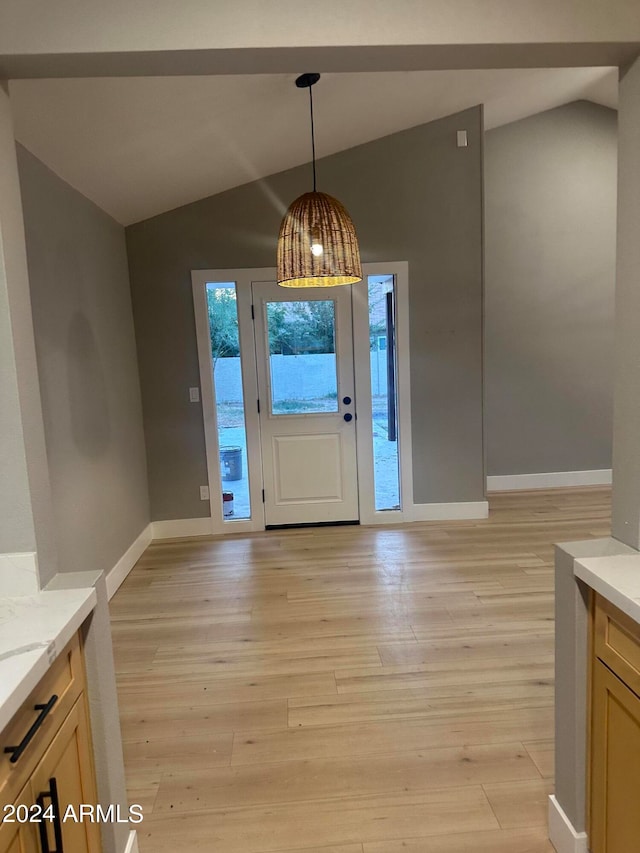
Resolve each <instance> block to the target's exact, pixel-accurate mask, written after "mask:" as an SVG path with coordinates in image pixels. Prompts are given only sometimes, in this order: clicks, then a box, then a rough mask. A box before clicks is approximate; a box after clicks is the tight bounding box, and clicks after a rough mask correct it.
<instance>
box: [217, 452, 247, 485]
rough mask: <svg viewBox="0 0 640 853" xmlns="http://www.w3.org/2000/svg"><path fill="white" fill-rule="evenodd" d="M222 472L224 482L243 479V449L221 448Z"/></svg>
mask: <svg viewBox="0 0 640 853" xmlns="http://www.w3.org/2000/svg"><path fill="white" fill-rule="evenodd" d="M220 470H221V471H222V479H223V480H241V479H242V448H241V447H228V446H227V447H221V448H220Z"/></svg>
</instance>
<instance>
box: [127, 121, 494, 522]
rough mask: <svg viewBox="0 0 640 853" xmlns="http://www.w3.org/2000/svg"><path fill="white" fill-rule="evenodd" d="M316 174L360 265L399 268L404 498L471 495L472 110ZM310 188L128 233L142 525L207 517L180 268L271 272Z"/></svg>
mask: <svg viewBox="0 0 640 853" xmlns="http://www.w3.org/2000/svg"><path fill="white" fill-rule="evenodd" d="M463 128H464V129H466V130H467V131H468V135H469V147H468V148H457V147H456V130H458V129H463ZM318 178H319V189H321V190H323V191H325V192H328V193H331V194H333V195H335V196H337V197H338V198H339V199H340V200H341V201H342V202H343V203H344V204H345V206H346V207H347V209H348V210H349V212H350V213H351V215H352V217H353V219H354V221H355V223H356V228H357V230H358V235H359V239H360V246H361V251H362V256H363V260H364V261H366V262H377V261H396V260H406V261H408V262H409V278H410V308H411V330H410V345H411V372H412V383H411V393H412V406H413V412H412V415H413V448H414V450H413V452H414V458H413V468H414V484H415V485H414V498H415V501H416V502H418V503H424V502H430V501H476V500H482V498H483V492H484V488H483V454H482V353H481V312H482V245H481V233H482V112H481V108H479V107H478V108H474V109H471V110H467V111H465V112H463V113H459V114H457V115H455V116H451V117H448V118H445V119H442V120H440V121H437V122H432V123H430V124H427V125H422V126H420V127H416V128H412V129H410V130H407V131H404V132H402V133H398V134H394V135H392V136H388V137H385V138H383V139H379V140H376V141H374V142H370V143H367V144H366V145H361V146H358V147H356V148H352V149H349V150H348V151H344V152H341V153H339V154H336V155H333V156H331V157H327V158H325V159H323V160H321V161H320V162H319V166H318ZM309 181H310V172H309V167H308V166H305V167H300V168H296V169H291V170H289V171H286V172H282V173H279V174H277V175H274V176H271V177H270V178H267V179H265V180H263V181H259V182H255V183H251V184H246V185H244V186H242V187H238V188H236V189H233V190H230V191H228V192H225V193H221V194H220V195H217V196H213V197H211V198H207V199H203V200H201V201H199V202H196V203H194V204H190V205H187V206H185V207H182V208H179V209H177V210H174V211H171V212H169V213H166V214H163V215H161V216H157V217H154V218H152V219H149V220H146V221H144V222H141V223H138V224H136V225H133V226H130V227H129V228H127V246H128V251H129V264H130V274H131V286H132V296H133V308H134V317H135V323H136V339H137V343H138V358H139V363H140V376H141V384H142V398H143V406H144V418H145V435H146V441H147V453H148V470H149V484H150V485H149V488H150V498H151V514H152V518H153V519H156V520H160V519H170V518H188V517H198V516H202V515H204V514H205V512H206V509H207V507H206V504H203V503H202V502H201V501H200V500H199V493H198V487H199V485H200V484H202V483H206V482H207V469H206V457H205V445H204V432H203V425H202V412H201V409H200V407H199V406H194V405H193V404H190V403H189V402H188V391H187V389H188V386H189V385H197V384H199V373H198V357H197V351H196V338H195V327H194V318H193V304H192V297H191V279H190V272H191V270H192V269H208V268H219V269H224V268H238V267H240V268H242V267H270V266H275V252H276V239H277V234H278V228H279V225H280V219H281V217H282V215H283V213H284V210H285V208H286V206H287V205H288V204H289V203H290V202H291V201H292V200H293V199H294V198H295V197H296V196H298V195H299V194H301V193H302V192H304V191H306V190H308V189H309Z"/></svg>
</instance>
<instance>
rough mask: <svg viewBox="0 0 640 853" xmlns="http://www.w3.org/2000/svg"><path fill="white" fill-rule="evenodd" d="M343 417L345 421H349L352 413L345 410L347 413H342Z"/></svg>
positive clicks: (351, 418)
mask: <svg viewBox="0 0 640 853" xmlns="http://www.w3.org/2000/svg"><path fill="white" fill-rule="evenodd" d="M343 417H344V419H345V421H346V422H347V423H349V421H352V420H353V415H352V414H351V412H347V414H346V415H343Z"/></svg>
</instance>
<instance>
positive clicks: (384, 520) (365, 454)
mask: <svg viewBox="0 0 640 853" xmlns="http://www.w3.org/2000/svg"><path fill="white" fill-rule="evenodd" d="M362 272H363V279H364V280H365V281H366V279H367V276H369V275H393V276H394V277H395V292H396V352H397V396H398V437H399V449H400V454H399V455H400V501H401V507H402V509H401V510H384V511H376V509H375V500H374V488H373V486H374V481H373V430H372V423H371V416H372V402H371V371H370V355H369V310H368V299H367V298H366V284H365V285H364V287H365V297H364V298H359V296H358V294H359V291H358V289H357V288H358V285H353V286H352V290H351V293H352V317H353V321H352V322H353V358H354V389H355V399H356V411H357V414H358V418H357V421H356V464H357V470H358V501H359V516H360V523H361V524H366V525H376V524H393V523H402V522H407V521H412V520H414V511H413V465H412V448H411V384H410V370H409V356H410V347H409V265H408V263H407V262H406V261H394V262H390V263H375V264H363V265H362ZM275 279H276V270H275V268H274V267H255V268H246V269H206V270H192V271H191V282H192V290H193V306H194V315H195V326H196V342H197V348H198V363H199V370H200V394H201V405H202V419H203V426H204V437H205V446H206V455H207V476H208V484H209V519H207V520H205V519H203V522H205V521H209V522H210V523H209V525H208V526H209V529H210V532H211V533H213V534H227V533H246V532H254V531H260V530H264V529H265V519H264V505H263V503H262V487H263V483H262V450H261V442H260V421H259V415H258V410H257V405H256V406H253V405H251V400H254V399H255V400H256V401H257V399H258V380H257V363H256V359H257V356H256V348H255V337H254V328H253V320H252V317H251V302H252V299H251V285H252V282H254V281H275ZM216 281H218V282H228V281H233V282H235V284H236V296H237V305H238V331H239V336H240V349H241V365H242V385H243V395H244V401H245V425H246V434H247V457H248V458H247V469H248V474H249V485H250V498H251V519H250V520H248V521H240V520H238V521H236V520H226V519H224V518H223V516H222V494H221V490H220V489H218V488H217V487H216V486H215V485H212V484H216V483H220V482H221V480H220V458H219V444H218V432H217V422H216V399H215V388H214V383H213V363H212V358H211V347H210V346H209V322H208V312H207V304H206V297H205V286H206V284H207V283H211V282H216ZM360 293H362V288H361V290H360Z"/></svg>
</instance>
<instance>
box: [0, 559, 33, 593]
mask: <svg viewBox="0 0 640 853" xmlns="http://www.w3.org/2000/svg"><path fill="white" fill-rule="evenodd" d="M39 589H40V583H39V578H38V557H37V555H36V553H35V551H25V552H24V553H20V554H0V595H7V596H11V597H13V596H15V595H36V594H37V592H38V591H39Z"/></svg>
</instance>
